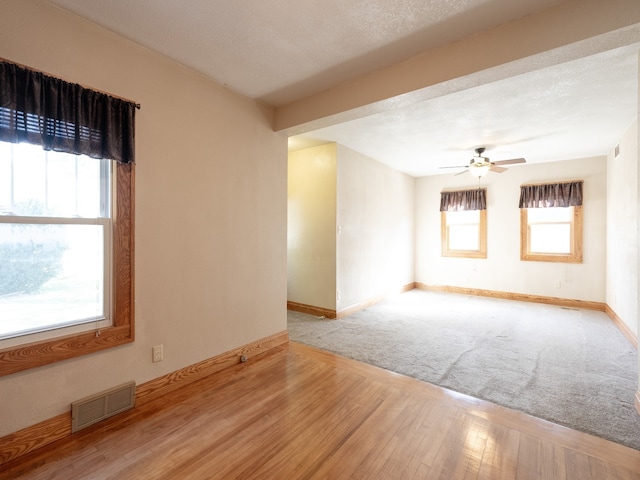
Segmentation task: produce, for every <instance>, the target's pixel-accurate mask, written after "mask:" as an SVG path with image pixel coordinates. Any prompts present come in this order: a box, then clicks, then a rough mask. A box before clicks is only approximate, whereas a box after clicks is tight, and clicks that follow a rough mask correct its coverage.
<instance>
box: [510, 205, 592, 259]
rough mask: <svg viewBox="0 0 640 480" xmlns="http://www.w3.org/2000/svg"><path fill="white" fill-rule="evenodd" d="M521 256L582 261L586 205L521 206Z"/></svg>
mask: <svg viewBox="0 0 640 480" xmlns="http://www.w3.org/2000/svg"><path fill="white" fill-rule="evenodd" d="M520 259H521V260H533V261H539V262H565V263H581V262H582V207H581V206H580V207H567V208H522V209H520Z"/></svg>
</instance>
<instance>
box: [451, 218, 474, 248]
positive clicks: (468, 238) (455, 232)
mask: <svg viewBox="0 0 640 480" xmlns="http://www.w3.org/2000/svg"><path fill="white" fill-rule="evenodd" d="M476 211H477V210H476ZM478 229H479V227H478V225H450V226H449V238H448V240H449V250H480V236H479V230H478Z"/></svg>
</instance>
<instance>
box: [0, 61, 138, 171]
mask: <svg viewBox="0 0 640 480" xmlns="http://www.w3.org/2000/svg"><path fill="white" fill-rule="evenodd" d="M137 107H138V105H136V104H135V103H132V102H129V101H126V100H122V99H119V98H115V97H112V96H110V95H107V94H104V93H100V92H96V91H94V90H90V89H88V88H84V87H83V86H81V85H78V84H74V83H68V82H65V81H63V80H60V79H57V78H54V77H50V76H48V75H45V74H43V73H41V72H36V71H33V70H30V69H27V68H24V67H21V66H19V65H16V64H13V63H9V62H3V61H0V141H4V142H11V143H18V142H27V143H33V144H36V145H40V146H42V148H44V149H45V150H55V151H58V152H66V153H72V154H77V155H88V156H90V157H95V158H107V159H112V160H117V161H118V162H121V163H133V162H134V160H135V152H134V136H135V135H134V134H135V128H134V127H135V110H136V108H137Z"/></svg>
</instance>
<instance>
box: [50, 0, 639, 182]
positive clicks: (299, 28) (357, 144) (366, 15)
mask: <svg viewBox="0 0 640 480" xmlns="http://www.w3.org/2000/svg"><path fill="white" fill-rule="evenodd" d="M50 3H52V4H55V5H58V6H60V7H62V8H64V9H67V10H69V11H71V12H73V13H75V14H77V15H80V16H82V17H85V18H87V19H89V20H91V21H93V22H95V23H97V24H100V25H102V26H104V27H106V28H108V29H110V30H112V31H114V32H116V33H119V34H121V35H123V36H125V37H128V38H130V39H132V40H134V41H136V42H137V43H140V44H142V45H144V46H146V47H148V48H150V49H152V50H155V51H158V52H160V53H162V54H164V55H166V56H168V57H170V58H172V59H174V60H176V61H178V62H180V63H182V64H184V65H186V66H188V67H191V68H193V69H195V70H198V71H199V72H201V73H203V74H204V75H207V76H209V77H211V78H213V79H215V80H216V81H218V82H220V83H222V84H224V85H226V86H227V87H228V88H230V89H232V90H234V91H237V92H239V93H242V94H244V95H246V96H249V97H251V98H254V99H257V100H261V101H263V102H266V103H268V104H270V105H273V106H282V105H286V104H288V103H291V102H293V101H296V100H299V99H301V98H304V97H307V96H309V95H312V94H315V93H318V92H320V91H323V90H326V89H327V88H330V87H332V86H335V85H338V84H340V83H342V82H344V81H346V80H349V79H352V78H354V77H357V76H359V75H363V74H365V73H367V72H371V71H374V70H376V69H380V68H383V67H387V66H390V65H393V64H397V63H398V62H400V61H403V60H406V59H409V58H411V57H413V56H415V55H417V54H419V53H421V52H423V51H425V50H427V49H429V48H433V47H435V46H438V45H442V44H445V43H449V42H451V41H455V40H457V39H460V38H464V37H467V36H469V35H471V34H473V33H477V32H480V31H483V30H486V29H489V28H492V27H495V26H497V25H500V24H503V23H506V22H509V21H511V20H514V19H517V18H520V17H522V16H524V15H527V14H530V13H534V12H537V11H540V10H544V9H546V8H548V7H550V6H552V5H555V4H558V3H561V1H560V0H456V1H455V2H453V1H450V0H349V1H348V2H347V1H344V0H322V1H320V0H243V1H230V0H189V1H188V2H185V1H184V0H108V1H107V0H50ZM639 49H640V44H634V45H631V46H627V47H623V48H619V49H616V50H610V51H606V52H604V53H599V54H597V55H592V56H589V57H585V58H581V59H579V60H575V61H572V62H569V63H564V64H560V65H558V66H554V67H548V68H545V69H542V70H535V71H533V72H532V73H527V74H522V75H518V76H515V77H511V78H508V79H505V80H500V81H497V82H494V83H490V84H485V85H481V86H478V87H474V88H468V89H466V90H462V91H460V92H457V93H453V94H449V95H445V96H441V97H438V98H435V99H431V100H428V101H424V102H421V103H417V104H413V105H411V106H408V107H403V108H400V109H395V110H390V111H387V112H383V113H378V114H376V115H371V116H368V117H364V118H360V119H357V120H352V121H349V122H346V123H342V124H338V125H333V126H330V127H327V128H323V129H320V130H316V131H312V132H306V133H305V134H304V135H302V136H299V137H297V138H295V139H292V140H293V141H292V142H291V145H292V148H297V147H300V146H304V145H310V144H314V143H318V142H327V141H336V142H338V143H341V144H343V145H345V146H347V147H349V148H351V149H353V150H356V151H359V152H361V153H363V154H365V155H367V156H370V157H372V158H375V159H376V160H379V161H381V162H383V163H387V164H389V165H391V166H393V167H395V168H397V169H399V170H401V171H404V172H406V173H408V174H411V175H414V176H423V175H432V174H438V173H443V170H441V169H439V167H440V166H445V165H458V164H463V165H464V164H467V163H468V161H469V159H470V157H471V156H472V155H473V149H474V148H475V147H478V146H486V147H488V150H487V154H486V155H488V156H489V157H490V158H491V160H494V161H495V160H502V159H507V158H512V157H525V158H526V159H527V162H529V163H531V162H543V161H551V160H565V159H574V158H583V157H589V156H595V155H606V154H607V153H608V152H610V151H611V150H612V149H613V148H614V147H615V144H616V142H617V141H618V140H619V138H620V136H621V135H622V133H623V132H624V131H625V130H626V129H627V128H628V127H629V125H630V124H631V123H632V122H633V120H634V119H635V118H636V116H637V111H638V101H637V95H638V70H637V69H638V67H637V63H638V61H637V60H638V50H639ZM296 146H297V147H296ZM511 168H518V166H513V167H511ZM445 172H447V173H451V170H445Z"/></svg>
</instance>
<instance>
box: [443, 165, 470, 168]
mask: <svg viewBox="0 0 640 480" xmlns="http://www.w3.org/2000/svg"><path fill="white" fill-rule="evenodd" d="M438 168H469V165H451V166H446V167H438Z"/></svg>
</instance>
